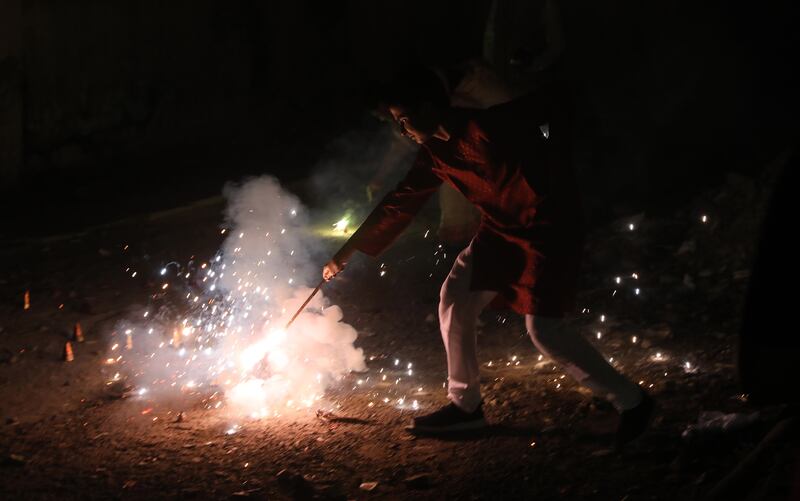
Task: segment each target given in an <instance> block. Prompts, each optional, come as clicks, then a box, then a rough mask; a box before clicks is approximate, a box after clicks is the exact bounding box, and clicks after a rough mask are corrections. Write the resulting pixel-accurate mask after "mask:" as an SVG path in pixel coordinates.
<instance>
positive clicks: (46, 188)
mask: <svg viewBox="0 0 800 501" xmlns="http://www.w3.org/2000/svg"><path fill="white" fill-rule="evenodd" d="M701 4H702V5H701ZM489 5H490V2H488V1H474V2H464V1H419V0H415V1H404V2H374V1H368V0H351V1H344V2H309V1H307V0H305V1H304V0H299V1H291V2H265V1H256V0H250V1H234V2H231V1H221V0H192V1H170V2H156V1H152V0H150V1H147V0H117V1H114V2H108V1H99V0H94V1H91V0H79V1H72V2H61V1H56V0H24V1H23V0H4V1H3V2H2V3H0V33H2V34H3V35H0V179H1V180H2V185H1V188H0V193H2V199H3V201H2V206H3V207H2V209H3V214H4V223H3V227H2V229H0V236H3V235H20V234H28V233H48V232H55V231H66V230H72V229H75V228H80V227H82V226H85V225H88V224H96V223H99V222H104V221H109V220H113V219H116V218H120V217H125V216H127V215H131V214H137V213H142V212H146V211H152V210H159V209H165V208H170V207H175V206H178V205H181V204H185V203H187V202H189V201H192V200H195V199H198V198H203V197H208V196H212V195H216V194H219V193H220V191H221V186H222V184H224V182H225V181H226V180H231V179H239V178H241V177H242V176H246V175H258V174H262V173H269V174H274V175H276V176H278V177H279V178H281V179H282V180H285V181H291V180H298V179H303V178H306V177H308V176H310V175H311V174H312V173H313V172H314V169H315V166H317V165H319V163H320V162H321V161H324V160H325V159H324V156H325V154H326V151H327V150H326V148H327V147H328V145H330V144H331V143H332V142H334V141H336V140H337V138H340V137H342V135H345V134H347V133H348V132H349V131H351V130H356V129H363V128H371V127H377V124H374V123H373V122H371V119H370V118H369V116H368V114H367V113H366V110H365V107H364V106H365V100H364V98H363V97H362V96H364V92H365V89H367V88H368V87H369V86H370V84H371V82H374V81H376V80H381V79H386V78H388V76H389V75H391V74H392V72H393V71H394V70H396V69H398V68H401V67H403V66H406V65H408V64H409V63H413V62H420V61H422V62H425V63H433V64H453V63H457V62H459V61H463V60H465V59H467V58H469V57H474V56H477V55H479V54H480V50H481V44H482V36H483V30H484V26H485V22H486V17H487V15H488V11H489ZM561 10H562V17H563V26H564V31H565V36H566V41H567V52H566V59H565V68H566V74H567V76H568V80H569V82H570V84H571V85H572V87H573V89H574V91H575V93H574V95H575V104H576V109H577V112H578V123H577V128H576V131H575V152H574V157H575V162H576V165H577V166H578V168H579V172H580V175H581V182H582V184H583V185H584V186H585V187H586V190H585V192H586V200H587V207H588V209H589V212H590V214H591V215H592V216H593V217H595V218H597V219H603V218H609V217H614V216H619V215H622V214H629V213H634V212H640V211H643V210H646V211H651V212H653V211H659V210H669V208H670V207H672V206H673V205H674V204H675V203H677V202H678V201H680V200H685V199H686V198H688V197H691V196H692V195H693V194H695V193H697V192H698V191H699V190H701V189H703V188H704V187H706V186H709V185H713V184H714V183H718V182H719V181H720V179H721V178H722V177H723V175H724V174H725V173H726V172H729V171H736V172H740V173H743V174H746V175H748V174H749V175H753V174H755V173H757V172H758V171H759V170H761V169H763V168H764V166H765V165H766V164H768V163H769V162H770V161H771V160H773V159H774V158H775V157H776V156H777V155H778V154H779V153H780V152H781V151H784V150H785V149H786V148H787V147H788V146H790V145H792V144H793V142H794V138H795V137H796V132H797V125H796V124H797V120H796V115H797V113H796V112H797V99H796V93H797V88H798V81H797V79H796V78H795V77H794V76H793V73H795V71H794V70H795V66H796V52H795V46H796V42H797V37H798V35H797V32H798V30H797V24H796V18H795V16H794V15H793V14H794V12H793V10H794V7H792V6H791V5H790V2H788V1H787V2H769V3H767V2H752V3H750V4H748V5H739V4H731V3H728V2H712V3H708V2H690V1H675V2H658V3H655V2H650V3H643V2H637V1H633V0H625V1H610V2H589V1H584V2H579V1H574V0H571V1H564V2H561ZM354 189H355V187H354ZM359 189H361V188H360V187H359Z"/></svg>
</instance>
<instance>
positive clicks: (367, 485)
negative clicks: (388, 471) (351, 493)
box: [358, 482, 378, 492]
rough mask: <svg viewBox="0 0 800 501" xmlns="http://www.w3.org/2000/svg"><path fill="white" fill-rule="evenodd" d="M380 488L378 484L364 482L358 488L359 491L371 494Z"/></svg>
mask: <svg viewBox="0 0 800 501" xmlns="http://www.w3.org/2000/svg"><path fill="white" fill-rule="evenodd" d="M376 487H378V482H362V483H361V485H359V486H358V488H359V489H361V490H362V491H367V492H371V491H373V490H375V488H376Z"/></svg>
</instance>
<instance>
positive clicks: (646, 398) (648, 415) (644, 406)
mask: <svg viewBox="0 0 800 501" xmlns="http://www.w3.org/2000/svg"><path fill="white" fill-rule="evenodd" d="M655 407H656V405H655V401H654V400H653V399H652V398H650V395H648V394H647V393H645V392H644V391H642V401H641V402H639V405H637V406H636V407H634V408H633V409H628V410H626V411H622V412H621V413H620V415H619V426H618V427H617V437H616V447H617V449H621V448H622V446H624V445H625V444H627V443H628V442H630V441H632V440H634V439H635V438H637V437H639V435H641V434H642V433H644V431H645V430H646V429H647V426H648V425H649V424H650V421H651V420H652V419H653V413H654V411H655Z"/></svg>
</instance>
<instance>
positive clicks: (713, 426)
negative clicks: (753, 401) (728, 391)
mask: <svg viewBox="0 0 800 501" xmlns="http://www.w3.org/2000/svg"><path fill="white" fill-rule="evenodd" d="M759 418H760V414H759V412H758V411H756V412H752V413H750V414H743V413H731V414H725V413H724V412H719V411H706V412H701V413H700V417H698V418H697V423H694V424H690V425H689V426H687V427H686V429H685V430H684V431H683V433H682V434H681V436H682V437H683V438H684V439H692V438H695V437H697V436H700V435H705V434H709V435H712V434H719V433H728V432H732V431H737V430H741V429H742V428H746V427H748V426H750V425H752V424H754V423H756V422H758V420H759Z"/></svg>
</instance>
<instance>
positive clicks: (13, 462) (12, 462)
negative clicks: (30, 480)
mask: <svg viewBox="0 0 800 501" xmlns="http://www.w3.org/2000/svg"><path fill="white" fill-rule="evenodd" d="M0 466H25V457H24V456H20V455H19V454H8V455H6V456H4V457H3V458H2V459H1V460H0Z"/></svg>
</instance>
